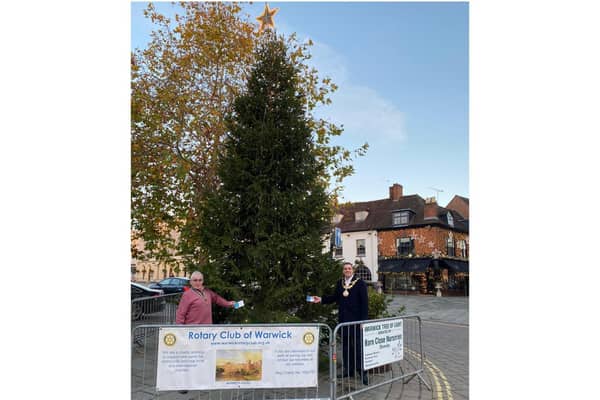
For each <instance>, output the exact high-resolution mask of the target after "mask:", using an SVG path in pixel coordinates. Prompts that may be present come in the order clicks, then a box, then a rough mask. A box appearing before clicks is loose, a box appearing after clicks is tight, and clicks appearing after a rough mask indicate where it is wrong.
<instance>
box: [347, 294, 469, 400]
mask: <svg viewBox="0 0 600 400" xmlns="http://www.w3.org/2000/svg"><path fill="white" fill-rule="evenodd" d="M402 306H404V311H403V312H402V315H418V316H420V317H421V320H422V322H423V323H422V338H423V352H424V354H425V362H424V366H423V367H424V373H423V376H422V378H423V379H422V380H421V379H419V378H415V379H412V380H410V381H409V382H407V383H402V382H396V383H393V384H387V385H385V386H382V387H379V388H375V389H372V390H369V391H367V392H364V393H359V394H357V395H354V396H352V397H353V399H355V400H358V399H361V400H363V399H364V400H366V399H375V400H425V399H427V400H429V399H431V400H466V399H468V398H469V326H468V324H469V298H468V297H435V296H417V295H409V296H402V295H395V296H394V297H393V301H392V303H391V305H390V309H389V311H391V312H396V313H397V312H399V311H400V310H401V308H402ZM376 379H377V378H375V379H374V380H375V382H376ZM425 383H426V384H425ZM362 387H363V386H357V388H358V389H360V388H362ZM429 388H431V390H429Z"/></svg>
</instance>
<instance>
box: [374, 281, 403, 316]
mask: <svg viewBox="0 0 600 400" xmlns="http://www.w3.org/2000/svg"><path fill="white" fill-rule="evenodd" d="M368 293H369V319H378V318H388V317H395V316H396V315H397V314H395V313H391V314H390V312H389V311H388V307H389V305H390V303H391V302H392V296H388V295H386V294H385V293H383V292H381V293H377V291H376V290H375V289H373V288H372V287H371V286H369V289H368Z"/></svg>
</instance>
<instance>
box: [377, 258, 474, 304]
mask: <svg viewBox="0 0 600 400" xmlns="http://www.w3.org/2000/svg"><path fill="white" fill-rule="evenodd" d="M378 272H379V274H380V279H381V282H382V285H383V290H384V291H385V292H386V293H396V294H431V295H435V294H436V292H437V290H436V283H440V284H441V293H442V295H443V296H444V295H446V296H468V295H469V263H468V262H467V261H459V260H446V259H433V258H394V259H385V260H379V271H378Z"/></svg>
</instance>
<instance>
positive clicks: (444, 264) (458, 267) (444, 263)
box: [440, 260, 469, 273]
mask: <svg viewBox="0 0 600 400" xmlns="http://www.w3.org/2000/svg"><path fill="white" fill-rule="evenodd" d="M440 261H441V263H440V264H441V265H440V267H441V268H448V269H449V270H451V271H453V272H467V273H468V272H469V262H468V261H459V260H440Z"/></svg>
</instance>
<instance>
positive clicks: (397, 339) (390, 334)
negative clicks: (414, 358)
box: [362, 319, 404, 370]
mask: <svg viewBox="0 0 600 400" xmlns="http://www.w3.org/2000/svg"><path fill="white" fill-rule="evenodd" d="M362 340H363V369H365V370H367V369H371V368H375V367H379V366H381V365H386V364H390V363H393V362H395V361H400V360H402V359H403V358H404V333H403V320H402V319H395V320H388V321H382V322H370V323H365V324H362Z"/></svg>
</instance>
